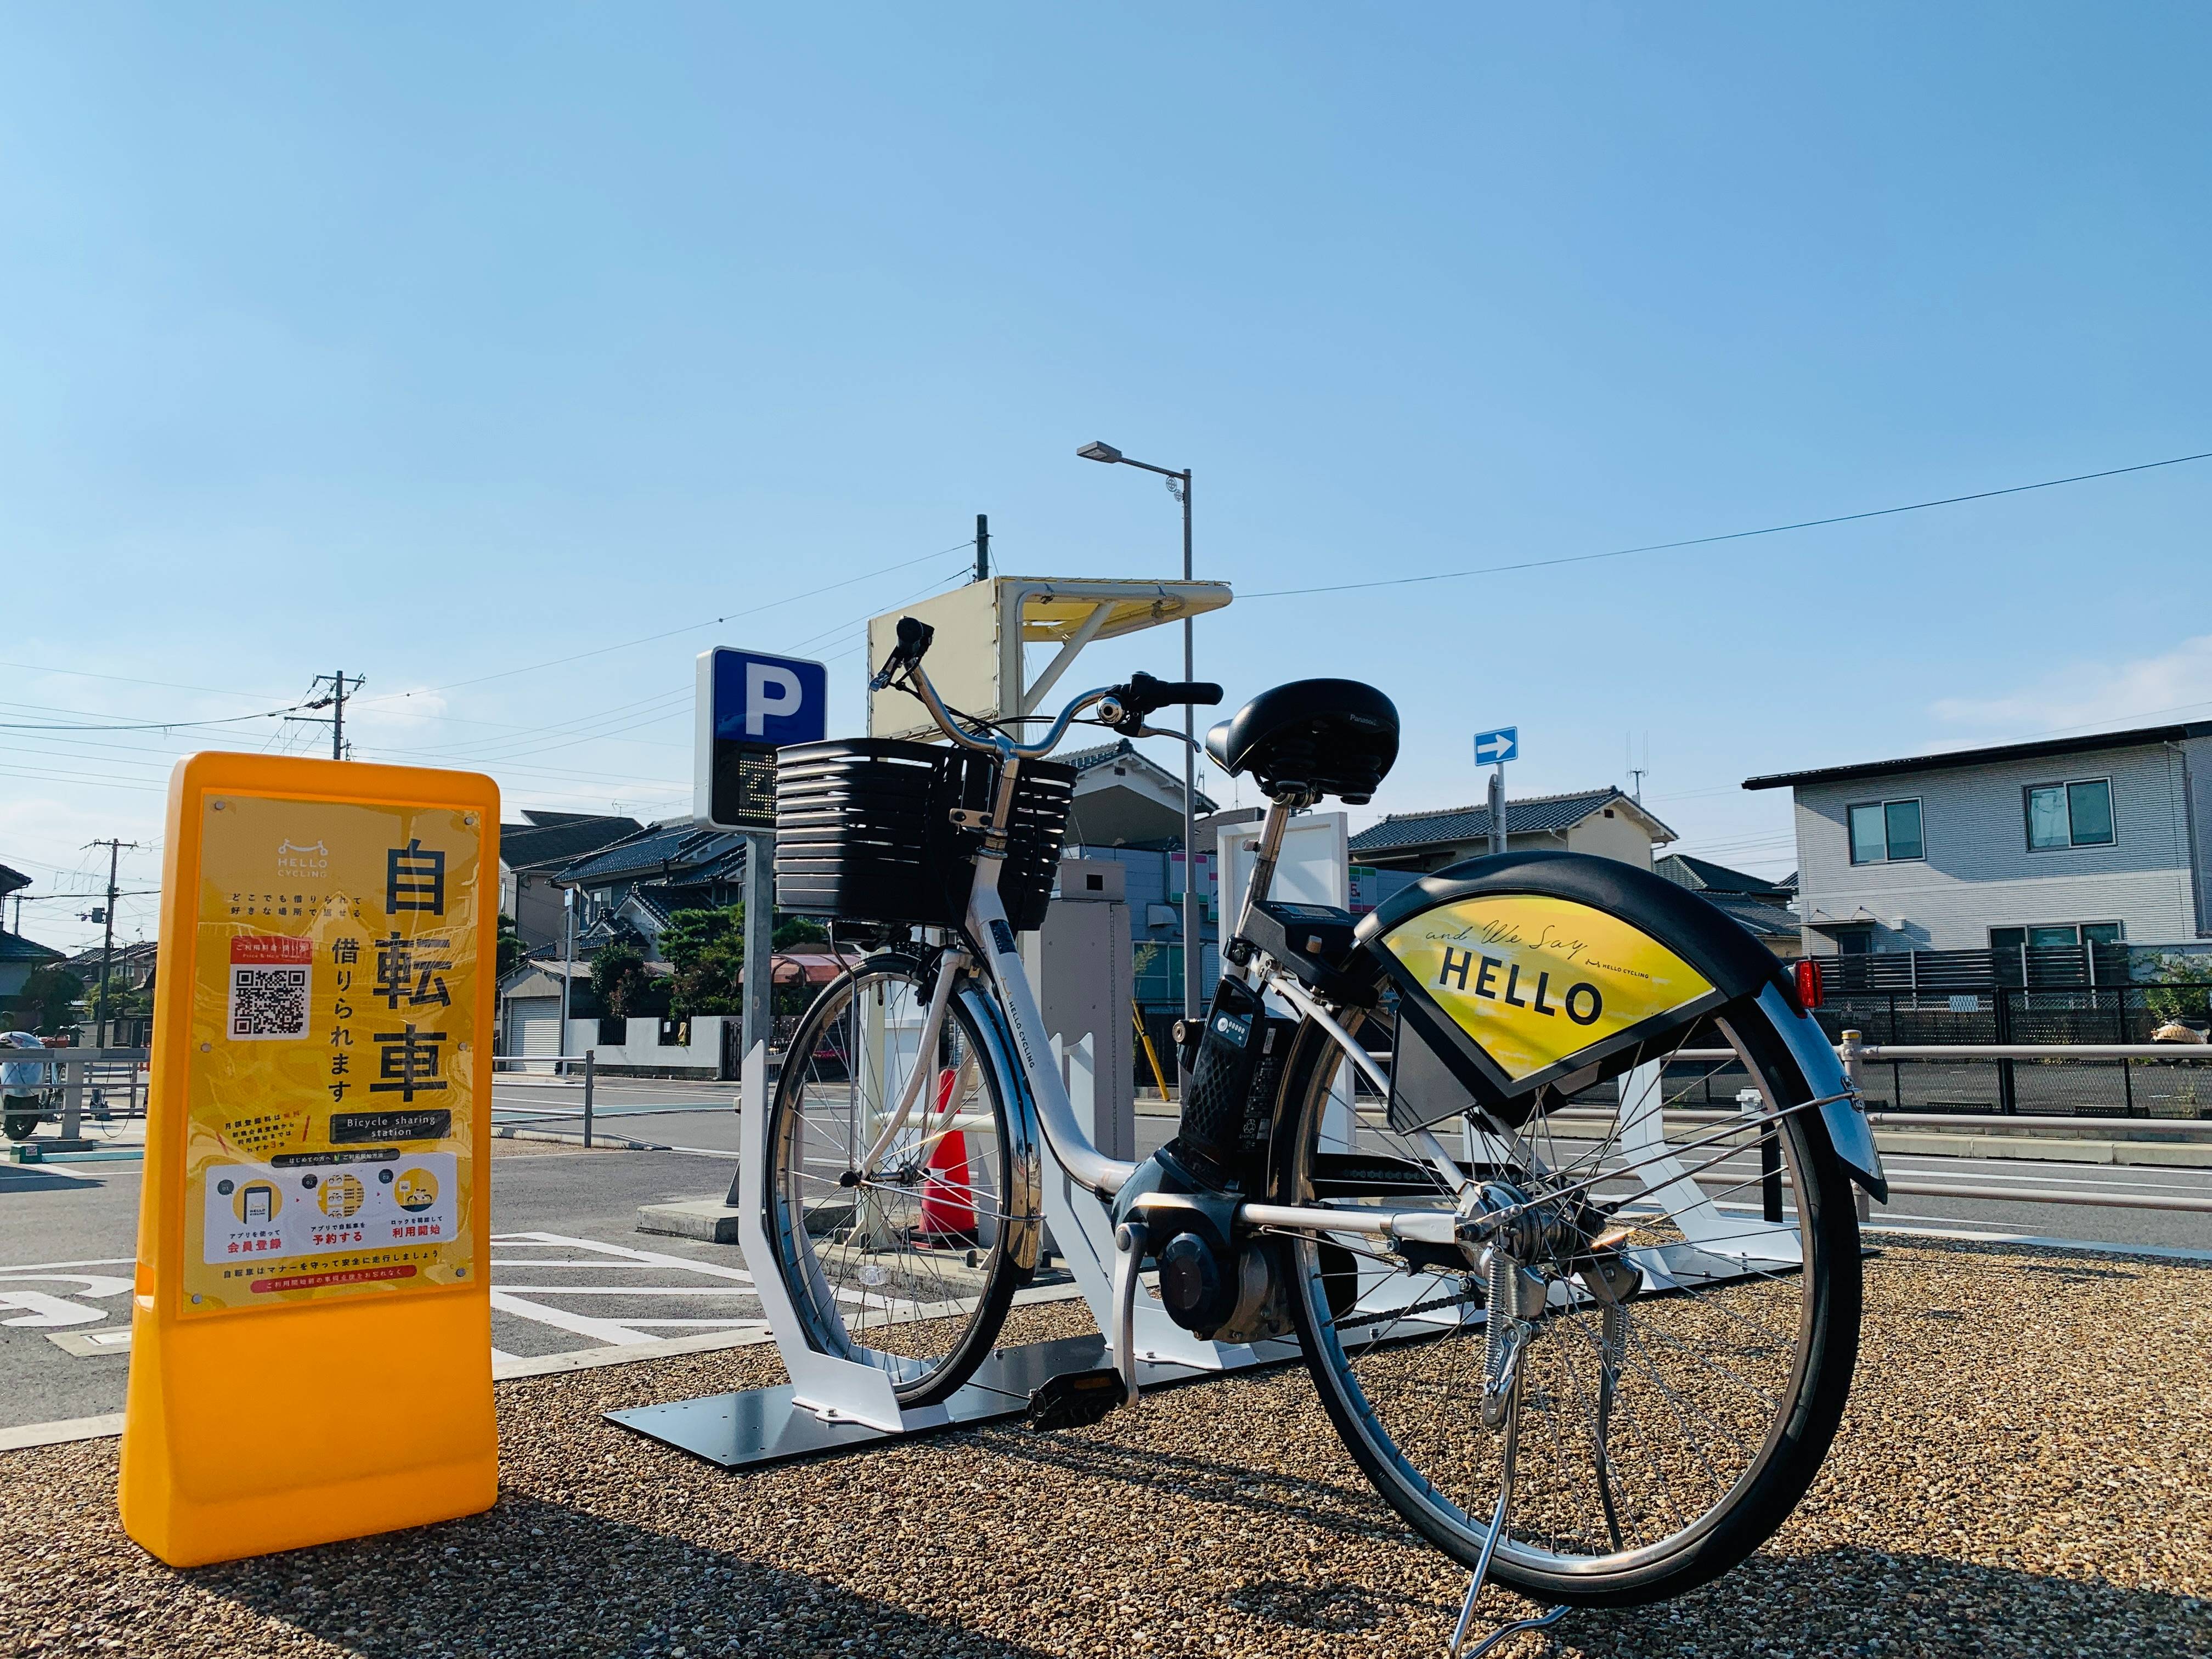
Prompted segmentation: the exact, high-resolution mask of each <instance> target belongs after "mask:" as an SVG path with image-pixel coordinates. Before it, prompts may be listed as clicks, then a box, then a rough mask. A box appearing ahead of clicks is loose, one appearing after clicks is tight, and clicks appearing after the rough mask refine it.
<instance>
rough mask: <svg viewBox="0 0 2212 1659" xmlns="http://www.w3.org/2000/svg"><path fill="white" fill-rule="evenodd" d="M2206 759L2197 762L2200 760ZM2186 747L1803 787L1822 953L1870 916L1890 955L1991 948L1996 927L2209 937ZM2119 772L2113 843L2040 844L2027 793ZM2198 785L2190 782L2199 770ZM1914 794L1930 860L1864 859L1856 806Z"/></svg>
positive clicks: (1803, 864) (1803, 876) (1805, 890)
mask: <svg viewBox="0 0 2212 1659" xmlns="http://www.w3.org/2000/svg"><path fill="white" fill-rule="evenodd" d="M2201 764H2202V763H2201V762H2199V763H2198V767H2201ZM2198 767H2192V768H2185V765H2184V763H2183V757H2182V754H2181V750H2180V749H2179V747H2178V746H2176V745H2172V744H2139V745H2136V746H2133V747H2130V748H2126V749H2109V750H2092V751H2090V752H2088V753H2086V754H2079V755H2065V756H2060V757H2056V758H2046V759H2040V760H2021V761H2004V762H1997V763H1990V764H1987V765H1982V766H1971V767H1960V768H1957V769H1952V770H1945V771H1933V772H1901V773H1897V774H1893V775H1889V776H1886V777H1876V778H1863V779H1859V780H1857V781H1851V782H1845V783H1824V784H1817V785H1812V786H1800V787H1798V788H1797V789H1796V792H1795V793H1796V817H1797V859H1798V869H1799V871H1800V872H1801V873H1800V877H1799V879H1800V883H1801V886H1800V894H1801V897H1800V902H1799V909H1800V914H1801V915H1804V916H1805V917H1806V918H1807V919H1808V921H1810V922H1813V923H1814V924H1816V925H1815V926H1814V927H1808V928H1807V930H1806V943H1807V948H1808V950H1810V951H1812V952H1813V953H1814V954H1815V955H1832V954H1833V953H1834V951H1835V948H1836V945H1835V939H1834V933H1833V931H1832V930H1833V926H1834V925H1835V924H1837V923H1843V922H1847V921H1848V919H1849V918H1850V917H1851V916H1852V915H1854V914H1855V913H1856V912H1857V911H1859V910H1861V909H1865V910H1868V911H1870V912H1872V913H1873V915H1874V916H1875V918H1876V921H1875V933H1874V939H1875V949H1876V950H1881V951H1906V950H1920V951H1931V950H1932V951H1958V950H1981V949H1984V948H1986V947H1987V946H1988V945H1989V942H1990V928H1992V927H2023V926H2033V925H2036V924H2039V923H2042V924H2059V923H2066V922H2084V921H2118V922H2119V923H2121V924H2122V925H2123V927H2124V928H2125V930H2126V938H2127V940H2128V942H2129V943H2130V944H2132V945H2170V944H2176V943H2179V942H2181V941H2184V940H2187V939H2195V938H2197V935H2198V925H2199V923H2198V917H2199V911H2198V904H2197V878H2196V877H2195V876H2194V875H2193V874H2192V859H2191V845H2190V842H2191V835H2190V830H2191V811H2190V805H2189V802H2188V800H2187V793H2188V792H2187V787H2186V785H2185V773H2186V772H2188V771H2192V770H2195V769H2198ZM2097 777H2109V778H2110V779H2111V780H2112V817H2113V829H2114V839H2113V844H2112V846H2110V847H2077V848H2055V849H2052V850H2051V851H2048V852H2030V851H2029V850H2028V847H2027V819H2026V809H2025V806H2024V805H2023V796H2022V793H2021V792H2022V791H2023V790H2024V789H2026V788H2027V787H2029V786H2031V785H2033V784H2043V783H2056V782H2061V781H2075V780H2080V779H2084V778H2097ZM2191 781H2193V780H2191ZM1902 799H1918V800H1919V802H1920V810H1921V834H1922V836H1923V841H1924V843H1925V845H1926V848H1927V854H1928V855H1927V857H1926V858H1925V859H1923V860H1910V861H1902V862H1899V863H1894V864H1862V865H1854V864H1852V863H1851V861H1850V834H1849V831H1848V829H1847V828H1846V820H1845V813H1846V811H1847V809H1848V808H1850V806H1852V805H1861V804H1863V803H1866V802H1869V801H1877V800H1902Z"/></svg>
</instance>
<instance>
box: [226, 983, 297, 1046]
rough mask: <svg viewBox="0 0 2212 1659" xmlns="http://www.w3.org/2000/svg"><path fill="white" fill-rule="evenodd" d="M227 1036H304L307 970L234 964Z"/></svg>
mask: <svg viewBox="0 0 2212 1659" xmlns="http://www.w3.org/2000/svg"><path fill="white" fill-rule="evenodd" d="M230 1035H231V1036H232V1037H234V1038H238V1037H244V1038H246V1039H248V1040H251V1039H253V1038H256V1037H258V1038H262V1039H268V1038H271V1037H277V1038H281V1037H303V1036H307V969H305V968H237V967H234V968H233V969H231V970H230Z"/></svg>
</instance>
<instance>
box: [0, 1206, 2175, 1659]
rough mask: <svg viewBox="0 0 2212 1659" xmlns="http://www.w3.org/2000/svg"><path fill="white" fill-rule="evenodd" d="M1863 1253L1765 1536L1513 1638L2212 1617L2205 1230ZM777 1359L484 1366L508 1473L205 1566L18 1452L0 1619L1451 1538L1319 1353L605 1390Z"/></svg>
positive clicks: (1047, 1632) (2021, 1644)
mask: <svg viewBox="0 0 2212 1659" xmlns="http://www.w3.org/2000/svg"><path fill="white" fill-rule="evenodd" d="M1868 1288H1869V1317H1868V1323H1867V1338H1866V1341H1865V1344H1864V1347H1863V1354H1862V1358H1861V1361H1860V1370H1859V1381H1858V1383H1857V1388H1856V1389H1855V1391H1854V1394H1853V1400H1852V1407H1851V1411H1850V1416H1849V1417H1848V1419H1846V1421H1845V1424H1844V1431H1843V1433H1842V1435H1841V1436H1840V1437H1839V1438H1838V1443H1837V1446H1836V1449H1835V1450H1834V1451H1833V1453H1832V1455H1831V1456H1830V1458H1829V1461H1828V1464H1827V1467H1826V1469H1825V1471H1824V1472H1823V1474H1822V1475H1821V1477H1820V1480H1819V1482H1818V1483H1817V1484H1816V1485H1815V1486H1814V1490H1813V1492H1811V1494H1810V1495H1809V1496H1808V1498H1807V1499H1806V1501H1805V1503H1804V1504H1803V1505H1802V1507H1801V1508H1800V1509H1799V1510H1798V1512H1797V1514H1796V1516H1795V1517H1793V1519H1792V1520H1791V1521H1790V1523H1789V1525H1788V1526H1787V1527H1785V1528H1784V1530H1783V1532H1782V1533H1781V1534H1780V1535H1779V1536H1778V1538H1776V1539H1775V1540H1774V1541H1772V1542H1771V1544H1769V1545H1768V1547H1766V1548H1765V1550H1763V1551H1762V1552H1761V1553H1759V1555H1758V1556H1756V1557H1754V1558H1753V1559H1752V1560H1751V1561H1750V1562H1749V1563H1747V1564H1746V1565H1744V1566H1743V1567H1741V1568H1739V1569H1738V1570H1737V1571H1735V1572H1734V1573H1732V1574H1730V1575H1729V1577H1726V1578H1724V1579H1723V1580H1722V1581H1721V1582H1720V1583H1717V1584H1715V1585H1711V1586H1709V1587H1707V1588H1706V1589H1704V1590H1701V1591H1699V1592H1697V1593H1695V1594H1693V1595H1689V1596H1687V1597H1685V1598H1683V1599H1682V1600H1680V1601H1676V1602H1674V1603H1672V1604H1669V1605H1667V1606H1663V1607H1656V1608H1648V1609H1644V1610H1641V1611H1630V1612H1620V1613H1571V1614H1569V1615H1568V1617H1567V1619H1566V1620H1565V1622H1564V1623H1563V1624H1561V1625H1560V1626H1557V1627H1556V1628H1554V1629H1553V1631H1550V1632H1541V1633H1537V1634H1532V1635H1528V1636H1524V1637H1522V1638H1516V1642H1515V1643H1514V1644H1510V1645H1509V1646H1508V1647H1507V1648H1506V1649H1505V1650H1503V1651H1504V1652H1506V1653H1509V1654H1514V1655H1518V1656H1522V1659H1527V1656H1534V1655H1539V1654H1556V1655H1561V1656H1591V1659H1596V1656H1607V1659H1616V1656H1617V1659H1632V1656H1646V1655H1650V1656H1662V1655H1664V1656H1689V1655H1696V1656H1700V1659H1711V1656H1716V1655H1733V1654H1744V1655H1750V1654H1754V1653H1755V1654H1759V1655H1761V1656H1776V1659H1785V1656H1796V1655H1828V1654H1834V1655H1854V1656H1859V1655H1868V1656H1871V1655H1945V1656H1953V1655H1956V1656H1972V1659H1996V1656H2010V1655H2021V1654H2075V1653H2087V1654H2097V1655H2120V1656H2125V1659H2154V1656H2163V1655H2169V1654H2190V1655H2196V1654H2206V1655H2212V1364H2208V1363H2207V1353H2208V1348H2209V1347H2212V1340H2208V1339H2212V1306H2208V1304H2212V1297H2208V1296H2207V1294H2206V1292H2207V1291H2208V1290H2212V1269H2207V1268H2203V1267H2181V1266H2167V1265H2162V1264H2159V1263H2154V1262H2148V1261H2141V1260H2136V1259H2130V1260H2126V1261H2114V1260H2112V1259H2109V1258H2093V1257H2088V1256H2082V1255H2071V1254H2067V1255H2057V1254H2053V1255H2034V1254H2030V1253H2027V1252H2022V1251H2017V1250H2011V1249H2004V1248H2002V1247H1993V1246H1926V1247H1923V1246H1918V1245H1915V1246H1911V1247H1899V1246H1893V1247H1891V1248H1890V1249H1889V1250H1888V1252H1887V1255H1884V1256H1882V1257H1881V1258H1880V1259H1879V1260H1877V1261H1873V1262H1870V1263H1869V1273H1868ZM1018 1319H1019V1320H1020V1321H1021V1323H1022V1326H1023V1328H1022V1329H1020V1330H1019V1331H1018V1332H1017V1333H1016V1340H1027V1339H1030V1338H1034V1337H1037V1336H1042V1335H1046V1334H1063V1333H1064V1332H1065V1331H1066V1329H1067V1328H1069V1326H1070V1324H1071V1322H1073V1323H1078V1324H1079V1323H1080V1322H1082V1321H1083V1319H1084V1316H1083V1314H1082V1312H1081V1310H1080V1308H1079V1307H1077V1308H1074V1309H1069V1308H1067V1307H1065V1306H1059V1307H1042V1308H1035V1309H1028V1310H1018ZM780 1376H781V1372H780V1368H779V1367H778V1365H777V1363H776V1359H775V1352H774V1350H773V1349H752V1350H739V1351H736V1352H728V1353H716V1354H708V1355H698V1356H693V1357H688V1358H679V1359H671V1360H665V1361H659V1362H655V1363H653V1364H640V1365H630V1366H623V1367H612V1368H609V1369H606V1370H592V1371H582V1372H576V1373H572V1374H569V1375H567V1376H558V1377H549V1378H541V1379H531V1380H527V1381H519V1382H514V1383H502V1384H501V1385H500V1389H499V1400H500V1407H501V1422H502V1425H503V1432H504V1435H505V1470H506V1474H505V1480H506V1486H505V1490H506V1496H505V1497H504V1498H502V1499H501V1503H500V1504H499V1506H498V1507H497V1509H496V1510H494V1511H493V1512H492V1513H490V1514H489V1515H486V1516H477V1517H475V1518H472V1519H469V1520H464V1521H458V1522H450V1523H448V1524H447V1525H444V1526H440V1527H434V1528H423V1529H421V1530H419V1531H416V1532H411V1533H406V1534H394V1535H392V1536H388V1537H384V1538H374V1539H365V1540H361V1541H356V1542H352V1543H348V1544H342V1545H336V1546H331V1547H326V1548H322V1549H315V1550H304V1551H301V1552H298V1553H294V1554H291V1555H288V1556H283V1557H276V1558H270V1559H264V1560H260V1561H252V1562H243V1563H236V1564H233V1565H226V1566H220V1567H208V1568H200V1569H196V1570H194V1571H188V1572H177V1571H171V1570H169V1569H167V1568H165V1567H162V1566H161V1565H158V1564H156V1563H155V1562H153V1561H152V1560H150V1559H149V1558H147V1557H146V1556H144V1555H143V1554H142V1553H140V1552H138V1551H137V1549H136V1548H135V1547H133V1546H132V1545H131V1543H130V1542H129V1541H127V1540H126V1539H125V1537H124V1536H123V1535H122V1533H121V1531H120V1530H119V1528H118V1527H117V1525H116V1522H115V1518H114V1508H113V1498H112V1494H113V1490H114V1480H115V1457H116V1451H115V1443H114V1442H113V1441H101V1442H92V1443H82V1444H79V1445H75V1446H66V1447H49V1448H43V1449H36V1450H31V1451H23V1452H16V1453H11V1454H8V1455H5V1456H4V1457H0V1490H4V1491H5V1492H7V1493H8V1498H7V1501H6V1503H5V1505H4V1514H0V1563H4V1565H0V1652H4V1653H7V1654H9V1655H25V1656H28V1655H47V1654H60V1653H79V1652H93V1651H99V1650H123V1651H126V1652H129V1653H131V1654H133V1655H156V1654H160V1655H175V1656H185V1655H192V1656H199V1655H218V1654H220V1655H247V1654H252V1655H259V1654H285V1655H293V1654H298V1655H343V1654H360V1655H368V1656H378V1659H383V1656H400V1655H410V1656H411V1655H416V1654H422V1655H447V1654H456V1655H458V1654H467V1655H485V1656H492V1655H501V1656H504V1655H517V1656H520V1655H541V1654H545V1655H566V1654H578V1655H586V1654H588V1655H623V1656H641V1659H642V1656H648V1655H650V1656H659V1655H670V1656H678V1659H702V1656H708V1655H724V1654H775V1655H779V1656H784V1655H789V1656H832V1659H843V1656H846V1655H868V1656H874V1655H900V1656H906V1655H912V1656H940V1655H947V1656H949V1655H993V1656H1012V1655H1030V1654H1037V1655H1044V1654H1051V1655H1093V1654H1108V1653H1113V1654H1121V1653H1146V1654H1161V1655H1206V1656H1239V1655H1261V1654H1265V1655H1276V1654H1284V1655H1307V1654H1311V1655H1322V1654H1327V1655H1346V1654H1350V1655H1359V1656H1366V1655H1378V1656H1379V1655H1396V1654H1421V1655H1431V1654H1435V1653H1437V1652H1440V1651H1441V1649H1442V1644H1443V1640H1444V1638H1445V1637H1446V1635H1447V1634H1448V1632H1449V1620H1450V1617H1451V1614H1452V1613H1453V1612H1454V1611H1455V1608H1456V1606H1457V1601H1458V1595H1459V1592H1460V1590H1461V1589H1462V1588H1463V1586H1464V1583H1465V1578H1464V1575H1463V1574H1462V1573H1461V1572H1459V1571H1456V1570H1455V1569H1453V1568H1450V1567H1449V1566H1448V1565H1446V1564H1445V1563H1444V1562H1443V1559H1442V1558H1441V1557H1439V1556H1437V1554H1435V1553H1433V1552H1431V1551H1430V1550H1429V1549H1428V1548H1426V1547H1424V1546H1421V1545H1419V1544H1417V1543H1416V1542H1415V1541H1413V1539H1412V1537H1411V1535H1410V1534H1407V1531H1406V1530H1405V1528H1403V1527H1401V1525H1400V1524H1398V1522H1397V1521H1396V1518H1395V1516H1393V1515H1392V1514H1391V1513H1390V1512H1389V1510H1386V1509H1384V1508H1383V1506H1382V1505H1381V1504H1379V1503H1378V1502H1377V1501H1376V1499H1375V1498H1372V1497H1371V1496H1370V1494H1369V1492H1368V1491H1367V1488H1366V1486H1364V1482H1363V1481H1362V1480H1361V1479H1360V1477H1359V1475H1358V1472H1357V1470H1356V1469H1355V1468H1353V1466H1352V1462H1351V1461H1350V1459H1349V1458H1347V1457H1346V1455H1344V1454H1343V1453H1342V1452H1341V1451H1340V1449H1338V1447H1337V1445H1336V1443H1335V1441H1334V1437H1333V1436H1332V1435H1331V1434H1330V1433H1329V1431H1328V1428H1327V1426H1326V1424H1325V1422H1324V1420H1323V1419H1322V1416H1321V1413H1320V1411H1319V1409H1318V1407H1317V1406H1316V1404H1315V1402H1314V1400H1313V1395H1312V1389H1311V1386H1310V1383H1308V1381H1307V1379H1306V1377H1305V1375H1304V1372H1303V1370H1298V1369H1297V1368H1291V1369H1289V1370H1280V1371H1276V1372H1273V1373H1270V1374H1268V1375H1266V1376H1247V1377H1241V1378H1236V1379H1232V1380H1230V1381H1226V1382H1223V1383H1214V1384H1210V1385H1206V1386H1200V1387H1194V1388H1188V1389H1178V1390H1176V1391H1173V1392H1171V1393H1169V1394H1165V1395H1158V1396H1155V1397H1153V1398H1152V1399H1151V1400H1149V1401H1146V1403H1145V1404H1144V1405H1143V1406H1142V1407H1140V1408H1139V1410H1138V1411H1137V1412H1134V1413H1116V1414H1115V1416H1113V1417H1111V1418H1109V1419H1107V1421H1106V1422H1104V1423H1103V1424H1101V1425H1098V1426H1097V1427H1096V1428H1093V1429H1088V1430H1083V1431H1069V1432H1063V1433H1060V1434H1055V1435H1048V1436H1037V1435H1033V1434H1031V1433H1030V1432H1029V1431H1026V1430H1025V1429H1024V1428H1021V1427H1020V1426H1018V1425H1015V1426H1006V1427H992V1428H987V1429H984V1430H981V1431H973V1432H968V1433H963V1434H960V1435H957V1436H948V1437H941V1438H938V1439H934V1440H929V1441H924V1442H921V1443H914V1444H910V1445H908V1446H906V1447H903V1448H897V1449H885V1450H882V1451H878V1452H874V1453H869V1454H865V1455H859V1456H854V1457H848V1458H845V1459H841V1460H836V1461H831V1462H822V1463H817V1464H811V1465H802V1466H798V1467H790V1468H781V1469H774V1470H768V1471H763V1472H760V1473H757V1474H749V1475H738V1476H732V1475H726V1474H723V1473H721V1472H720V1470H717V1469H715V1468H712V1467H710V1466H708V1465H706V1464H703V1463H700V1462H695V1461H693V1460H691V1459H690V1458H687V1457H685V1456H684V1455H682V1454H680V1453H678V1452H675V1451H672V1450H669V1449H665V1448H662V1447H660V1446H659V1445H657V1444H656V1443H653V1442H650V1441H647V1440H645V1439H642V1438H641V1437H636V1436H634V1435H631V1434H629V1433H627V1432H625V1431H622V1430H619V1429H617V1428H615V1427H613V1426H612V1425H608V1424H605V1423H603V1422H601V1421H600V1420H599V1413H600V1412H602V1411H605V1410H606V1409H608V1408H610V1407H622V1406H630V1405H639V1404H645V1403H649V1402H652V1401H664V1400H671V1399H678V1398H684V1397H687V1396H689V1395H695V1394H700V1393H706V1392H710V1391H715V1390H719V1389H728V1388H740V1387H750V1386H755V1385H757V1384H761V1383H772V1382H775V1381H777V1380H780ZM1520 1607H1521V1604H1518V1603H1516V1602H1515V1601H1513V1599H1512V1598H1511V1597H1510V1596H1506V1595H1492V1597H1490V1598H1487V1599H1486V1602H1485V1608H1484V1616H1485V1617H1488V1616H1491V1615H1493V1614H1495V1615H1498V1616H1503V1615H1504V1613H1507V1612H1509V1611H1514V1610H1517V1609H1519V1608H1520Z"/></svg>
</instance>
